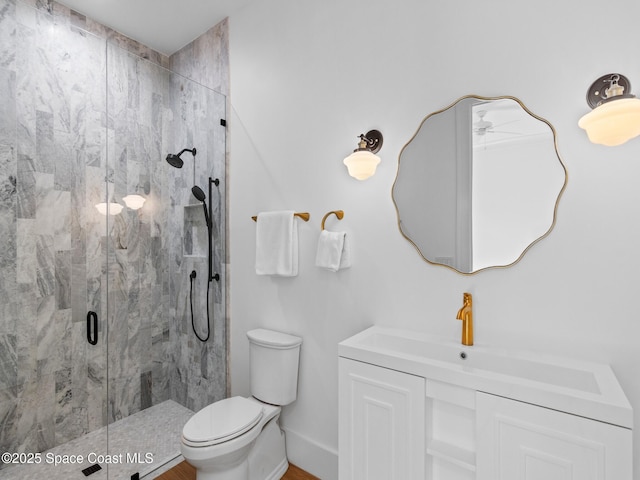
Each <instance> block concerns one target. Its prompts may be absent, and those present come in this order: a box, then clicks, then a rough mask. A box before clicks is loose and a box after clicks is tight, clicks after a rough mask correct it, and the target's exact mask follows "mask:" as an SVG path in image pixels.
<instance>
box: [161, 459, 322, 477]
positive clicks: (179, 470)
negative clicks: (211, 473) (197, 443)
mask: <svg viewBox="0 0 640 480" xmlns="http://www.w3.org/2000/svg"><path fill="white" fill-rule="evenodd" d="M156 480H196V469H195V468H193V467H192V466H191V465H189V464H188V463H187V462H182V463H179V464H178V465H176V466H175V467H173V468H172V469H171V470H169V471H167V472H165V473H163V474H162V475H160V476H159V477H156ZM282 480H320V479H319V478H318V477H314V476H313V475H311V474H310V473H307V472H305V471H304V470H301V469H299V468H298V467H296V466H295V465H289V470H287V473H285V474H284V477H282Z"/></svg>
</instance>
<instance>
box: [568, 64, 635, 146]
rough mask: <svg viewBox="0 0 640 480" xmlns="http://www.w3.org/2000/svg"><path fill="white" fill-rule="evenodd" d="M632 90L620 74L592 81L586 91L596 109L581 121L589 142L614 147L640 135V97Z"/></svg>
mask: <svg viewBox="0 0 640 480" xmlns="http://www.w3.org/2000/svg"><path fill="white" fill-rule="evenodd" d="M606 84H608V87H607V86H606ZM630 91H631V85H630V84H629V80H628V79H627V78H626V77H625V76H624V75H620V74H619V73H611V74H607V75H604V76H602V77H600V78H599V79H598V80H596V81H595V82H593V84H592V85H591V87H590V88H589V90H588V91H587V103H588V104H589V106H590V107H591V108H593V110H592V111H591V112H589V113H587V114H586V115H584V116H583V117H582V118H581V119H580V121H579V122H578V126H579V127H580V128H583V129H584V130H586V132H587V136H588V137H589V141H591V142H592V143H596V144H600V145H606V146H610V147H611V146H616V145H622V144H623V143H625V142H627V141H629V140H631V139H632V138H634V137H637V136H638V135H640V99H637V98H635V96H634V95H631V94H630V93H629V92H630Z"/></svg>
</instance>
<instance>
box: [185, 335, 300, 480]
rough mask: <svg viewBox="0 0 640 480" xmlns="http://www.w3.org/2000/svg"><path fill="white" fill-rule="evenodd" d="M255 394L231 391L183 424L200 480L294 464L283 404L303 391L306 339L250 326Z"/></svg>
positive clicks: (240, 479) (271, 471)
mask: <svg viewBox="0 0 640 480" xmlns="http://www.w3.org/2000/svg"><path fill="white" fill-rule="evenodd" d="M247 336H248V337H249V341H250V346H251V348H250V353H251V363H250V369H251V390H252V394H253V396H252V397H248V398H245V397H240V396H236V397H230V398H226V399H224V400H220V401H218V402H215V403H212V404H211V405H208V406H206V407H204V408H203V409H202V410H200V411H198V412H197V413H196V414H195V415H194V416H193V417H191V419H189V421H188V422H187V423H186V424H185V426H184V428H183V430H182V439H181V440H182V441H181V445H180V450H181V453H182V456H183V457H184V458H185V460H186V461H187V462H189V463H190V464H191V465H193V466H194V467H195V468H196V478H197V480H222V479H224V480H277V479H279V478H281V477H282V475H284V473H285V472H286V471H287V468H288V467H289V463H288V461H287V456H286V450H285V439H284V432H282V430H280V426H279V424H278V420H279V418H280V412H281V407H280V405H288V404H289V403H291V402H293V401H294V400H295V399H296V396H297V381H298V358H299V351H300V344H301V343H302V339H300V338H299V337H295V336H293V335H288V334H284V333H280V332H273V331H270V330H264V329H258V330H252V331H250V332H247Z"/></svg>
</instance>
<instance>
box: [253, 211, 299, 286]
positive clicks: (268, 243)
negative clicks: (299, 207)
mask: <svg viewBox="0 0 640 480" xmlns="http://www.w3.org/2000/svg"><path fill="white" fill-rule="evenodd" d="M293 213H294V212H293V211H280V212H262V213H259V214H258V219H257V223H258V224H257V226H256V274H258V275H279V276H282V277H295V276H296V275H298V227H297V224H296V223H295V220H294V217H293Z"/></svg>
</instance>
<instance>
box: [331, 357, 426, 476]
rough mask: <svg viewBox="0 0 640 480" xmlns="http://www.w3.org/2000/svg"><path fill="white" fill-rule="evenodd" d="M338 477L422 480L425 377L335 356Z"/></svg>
mask: <svg viewBox="0 0 640 480" xmlns="http://www.w3.org/2000/svg"><path fill="white" fill-rule="evenodd" d="M339 370H340V371H339V390H340V391H339V396H340V402H339V403H340V404H339V450H340V451H339V465H340V467H339V474H340V479H341V480H421V479H423V478H424V463H425V428H424V408H425V407H424V406H425V380H424V378H421V377H416V376H413V375H408V374H406V373H400V372H397V371H395V370H389V369H386V368H381V367H376V366H373V365H369V364H367V363H362V362H356V361H353V360H348V359H345V358H340V359H339Z"/></svg>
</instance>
